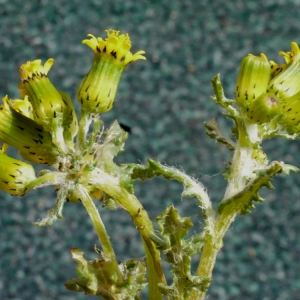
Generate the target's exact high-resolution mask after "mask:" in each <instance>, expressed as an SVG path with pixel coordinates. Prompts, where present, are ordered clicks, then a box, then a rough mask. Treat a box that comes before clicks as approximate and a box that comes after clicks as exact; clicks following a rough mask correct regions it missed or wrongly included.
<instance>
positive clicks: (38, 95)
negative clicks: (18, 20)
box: [0, 30, 145, 201]
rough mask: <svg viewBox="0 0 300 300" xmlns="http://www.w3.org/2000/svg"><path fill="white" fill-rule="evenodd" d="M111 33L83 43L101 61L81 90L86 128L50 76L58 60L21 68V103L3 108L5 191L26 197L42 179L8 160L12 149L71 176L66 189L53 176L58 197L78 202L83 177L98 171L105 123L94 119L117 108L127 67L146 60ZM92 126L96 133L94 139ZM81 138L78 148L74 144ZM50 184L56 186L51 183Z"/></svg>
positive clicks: (0, 133) (1, 183) (0, 153)
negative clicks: (100, 137)
mask: <svg viewBox="0 0 300 300" xmlns="http://www.w3.org/2000/svg"><path fill="white" fill-rule="evenodd" d="M106 32H107V38H106V39H102V38H96V37H94V36H93V35H89V37H90V39H87V40H84V41H83V44H86V45H88V46H89V47H91V48H92V49H93V50H94V52H95V57H94V61H93V64H92V67H91V70H90V72H89V73H88V74H87V76H85V78H84V79H83V80H82V82H81V84H80V85H79V88H78V99H79V102H80V104H81V106H82V112H83V113H82V115H81V121H80V122H78V120H77V115H76V113H75V110H74V107H73V103H72V100H71V98H70V96H69V95H68V94H67V93H65V92H60V91H58V90H57V89H56V87H55V86H54V84H53V83H52V82H51V80H50V78H49V76H48V73H49V71H50V69H51V68H52V66H53V63H54V59H53V58H50V59H48V60H47V61H46V62H45V63H44V64H43V63H42V61H41V60H40V59H37V60H33V61H28V62H27V63H25V64H23V65H21V67H20V84H19V86H18V87H19V89H20V90H21V93H20V94H21V99H9V97H8V96H5V97H4V98H3V104H2V105H0V141H2V142H3V143H4V146H3V147H2V148H1V149H0V165H1V166H2V169H1V171H2V175H1V176H0V189H3V190H5V191H7V192H10V193H11V194H13V195H23V194H24V193H25V192H26V191H27V188H26V186H27V185H28V183H29V182H31V181H32V180H35V178H36V177H35V174H34V169H33V167H32V166H31V165H29V164H27V163H25V162H22V161H21V160H15V159H13V158H10V157H9V156H8V155H7V154H5V150H6V149H7V145H11V146H13V147H15V148H17V149H18V150H19V153H20V154H21V156H22V157H23V158H24V159H26V160H28V161H30V162H35V163H39V164H43V165H48V166H53V167H54V168H55V169H56V170H57V171H59V172H65V173H64V180H62V182H61V185H59V184H58V181H57V179H56V176H57V175H53V176H52V175H51V176H52V177H51V176H50V175H49V177H50V178H52V179H51V180H52V184H53V185H55V186H56V190H57V191H58V192H59V190H60V188H63V189H67V191H66V192H65V195H66V198H68V197H69V198H70V199H71V200H72V201H75V200H76V201H77V200H78V196H77V194H76V193H75V192H74V191H76V188H74V187H75V186H76V184H75V182H77V181H78V178H79V177H80V175H82V174H85V173H84V172H85V168H89V169H91V168H94V167H95V165H96V163H95V161H94V160H95V156H96V151H95V147H96V146H97V145H98V144H97V141H96V139H98V135H99V132H98V131H99V128H100V125H99V124H100V121H99V120H98V121H95V119H93V118H94V117H95V115H93V118H92V117H91V114H92V113H93V114H99V113H103V112H106V111H108V110H110V109H111V108H112V105H113V101H114V98H115V94H116V91H117V87H118V82H119V80H120V77H121V75H122V72H123V70H124V69H125V67H126V66H127V65H128V64H129V63H131V62H133V61H135V60H138V59H145V57H144V56H143V55H142V54H143V53H144V51H138V52H137V53H135V54H132V53H131V52H130V48H131V41H130V38H129V35H128V34H120V32H119V31H115V30H107V31H106ZM92 120H94V132H93V133H92V134H91V135H90V136H89V137H88V133H89V126H90V124H91V122H92ZM95 124H98V125H95ZM80 126H81V127H80ZM77 134H78V137H77V141H76V143H75V142H74V141H73V139H74V138H75V137H76V135H77ZM43 174H48V173H47V172H46V173H43ZM66 178H68V180H69V181H68V180H67V179H66ZM51 180H50V181H51ZM46 181H47V184H50V183H49V182H50V181H49V178H48V177H47V179H46ZM67 182H68V183H67ZM69 187H70V188H69ZM71 187H72V188H71ZM86 190H87V192H88V193H89V195H90V196H91V197H94V196H95V197H101V194H102V192H101V191H100V190H98V189H95V188H92V187H91V186H89V185H88V184H87V187H86Z"/></svg>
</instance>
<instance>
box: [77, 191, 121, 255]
mask: <svg viewBox="0 0 300 300" xmlns="http://www.w3.org/2000/svg"><path fill="white" fill-rule="evenodd" d="M77 192H78V196H79V197H80V200H81V201H82V204H83V205H84V207H85V209H86V210H87V212H88V214H89V216H90V218H91V220H92V222H93V225H94V228H95V230H96V232H97V235H98V238H99V240H100V243H101V246H102V249H103V252H104V255H103V256H104V258H105V259H111V260H113V259H114V260H116V255H115V252H114V249H113V247H112V245H111V242H110V240H109V236H108V234H107V232H106V229H105V226H104V224H103V222H102V219H101V217H100V214H99V211H98V209H97V207H96V205H95V204H94V202H93V199H92V198H91V197H90V195H89V193H88V192H87V190H86V189H85V188H84V187H83V186H81V185H79V186H78V187H77Z"/></svg>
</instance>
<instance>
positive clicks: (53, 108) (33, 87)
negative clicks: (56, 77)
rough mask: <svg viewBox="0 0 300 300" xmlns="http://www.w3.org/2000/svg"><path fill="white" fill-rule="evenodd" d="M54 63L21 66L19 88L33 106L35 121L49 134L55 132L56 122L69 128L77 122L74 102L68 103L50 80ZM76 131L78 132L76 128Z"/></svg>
mask: <svg viewBox="0 0 300 300" xmlns="http://www.w3.org/2000/svg"><path fill="white" fill-rule="evenodd" d="M53 63H54V59H53V58H49V59H48V60H47V61H46V62H45V64H44V65H42V62H41V60H40V59H37V60H34V61H28V62H27V63H26V64H23V65H21V67H20V79H21V83H20V85H19V86H18V87H19V88H20V89H21V96H22V97H28V101H29V102H30V104H31V106H32V112H33V119H34V120H35V121H36V122H37V123H38V124H39V125H41V126H43V127H44V129H45V130H47V131H49V132H51V131H53V128H52V126H53V123H54V122H55V123H57V124H59V126H67V127H68V126H70V124H71V123H72V122H74V121H75V122H77V119H76V115H75V111H74V108H73V104H72V101H66V100H65V99H64V98H65V96H63V95H62V94H61V92H59V91H58V90H57V89H56V88H55V86H54V85H53V84H52V82H51V81H50V79H49V78H48V72H49V70H50V69H51V67H52V65H53ZM26 99H27V98H26ZM26 99H25V100H26ZM23 104H24V103H23ZM18 105H19V104H17V106H18ZM74 129H75V131H76V128H74ZM73 131H74V130H73ZM75 131H74V132H75ZM72 135H74V134H72Z"/></svg>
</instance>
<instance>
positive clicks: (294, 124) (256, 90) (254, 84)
mask: <svg viewBox="0 0 300 300" xmlns="http://www.w3.org/2000/svg"><path fill="white" fill-rule="evenodd" d="M279 54H280V55H282V56H283V58H284V60H285V63H284V64H281V65H278V64H277V63H275V62H274V61H268V59H267V57H266V56H265V55H264V54H261V55H260V56H253V55H249V56H247V57H245V58H244V59H243V61H242V63H241V67H240V71H239V76H238V80H237V84H236V94H235V97H236V101H237V103H238V105H239V107H240V109H241V111H242V112H244V113H245V114H246V115H247V117H248V118H249V120H250V121H252V122H254V123H258V124H263V123H268V122H270V121H272V120H274V119H276V121H277V123H278V124H279V125H280V126H281V127H284V128H285V129H286V130H287V131H288V132H291V133H293V132H298V131H300V125H299V124H300V49H299V46H298V45H297V44H296V43H295V42H293V43H291V52H282V51H281V52H279Z"/></svg>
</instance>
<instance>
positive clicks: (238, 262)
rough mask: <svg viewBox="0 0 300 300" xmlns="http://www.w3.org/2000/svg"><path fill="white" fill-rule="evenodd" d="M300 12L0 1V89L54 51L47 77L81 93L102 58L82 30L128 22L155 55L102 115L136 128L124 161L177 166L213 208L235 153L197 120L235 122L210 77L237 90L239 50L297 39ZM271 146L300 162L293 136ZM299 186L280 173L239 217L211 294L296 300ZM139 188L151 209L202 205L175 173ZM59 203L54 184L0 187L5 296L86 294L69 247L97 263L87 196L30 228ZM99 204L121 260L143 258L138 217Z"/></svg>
mask: <svg viewBox="0 0 300 300" xmlns="http://www.w3.org/2000/svg"><path fill="white" fill-rule="evenodd" d="M299 15H300V1H299V0H282V1H281V0H264V1H230V0H228V1H222V0H216V1H208V0H201V1H200V0H194V1H181V0H162V1H145V0H144V1H133V0H126V1H125V0H111V1H97V0H91V1H84V0H81V1H78V0H73V1H69V0H62V1H55V0H52V1H51V0H40V1H20V0H0V91H1V97H2V96H4V95H5V94H8V95H9V96H10V97H11V98H13V97H18V95H19V92H18V89H17V88H16V86H17V84H18V81H19V79H18V67H19V65H20V64H21V63H24V62H26V61H27V60H33V59H37V58H41V59H43V60H45V59H47V58H49V57H53V58H55V64H54V67H53V68H52V70H51V72H50V78H51V79H52V80H53V82H55V83H56V85H57V87H58V88H59V89H60V90H64V91H67V92H68V93H70V94H71V95H72V97H73V98H74V99H75V91H76V86H77V84H78V82H79V81H80V79H81V78H82V77H83V76H84V75H85V73H86V72H87V71H88V69H89V66H90V64H91V60H92V56H93V54H92V51H91V49H88V48H87V47H86V46H85V45H82V44H81V40H82V39H84V38H85V37H86V35H87V34H88V33H92V34H95V35H97V36H99V35H102V36H103V35H104V30H105V29H107V28H114V29H121V30H122V31H124V32H129V33H130V35H131V38H132V41H133V51H137V50H140V49H143V50H145V51H146V54H147V58H148V60H147V61H139V62H137V63H134V64H132V65H131V66H129V67H128V69H127V70H126V72H125V74H124V76H123V78H122V81H121V84H120V88H119V91H118V95H117V101H116V104H115V107H114V109H113V110H112V111H111V112H109V113H107V114H106V115H105V116H103V118H104V120H105V121H106V124H107V125H108V124H109V123H111V122H112V121H113V120H114V119H116V118H117V119H118V120H119V121H120V122H122V123H124V124H126V125H128V126H131V128H132V134H131V135H130V137H129V140H128V142H127V145H126V152H125V153H123V154H122V155H121V157H120V158H119V161H122V162H136V163H137V162H143V163H144V162H145V161H146V158H148V157H151V158H154V159H158V160H160V161H161V162H165V163H167V164H169V165H176V166H177V167H179V168H180V169H183V170H184V171H186V172H187V173H189V174H191V175H193V176H195V177H196V178H198V179H199V180H201V181H202V182H203V183H204V184H205V185H206V186H207V188H208V191H209V194H210V195H211V197H212V200H213V202H214V205H215V206H216V205H217V203H218V201H220V198H221V197H222V192H223V190H224V187H225V183H224V181H223V178H222V172H223V169H224V166H225V162H226V161H227V160H228V159H229V157H230V153H229V151H228V150H227V149H225V148H224V147H223V146H220V145H218V144H216V143H215V142H214V141H212V140H210V139H209V138H208V137H207V136H206V135H205V130H204V128H203V125H202V124H203V121H205V120H208V119H210V118H212V117H217V119H218V121H219V122H220V124H221V125H222V126H223V127H224V128H225V131H229V125H230V123H228V122H227V121H224V119H223V117H222V113H221V111H220V109H219V108H218V107H216V106H215V105H214V104H213V103H212V101H211V100H210V95H211V94H212V88H211V86H210V79H211V78H212V77H213V76H214V75H215V74H216V73H218V72H220V73H221V76H222V79H223V83H224V87H225V91H226V92H227V96H228V97H232V96H233V91H234V88H235V79H236V75H237V69H238V66H239V63H240V60H241V59H242V57H243V56H245V55H246V54H248V53H249V52H251V53H253V54H259V53H260V52H264V53H266V54H267V55H268V57H269V58H271V59H275V58H277V52H278V51H279V50H285V51H287V50H289V47H290V45H289V44H290V42H291V41H296V42H298V43H299V42H300V18H299ZM76 105H77V103H76ZM77 108H78V105H77ZM265 149H266V150H267V152H268V153H269V155H270V157H271V158H272V159H278V160H284V161H285V162H287V163H293V164H295V165H298V166H299V165H300V158H299V155H298V153H299V142H298V141H284V140H281V139H276V140H272V141H269V142H266V143H265ZM299 183H300V174H292V175H291V176H289V177H283V176H282V177H277V178H276V179H275V180H274V182H273V184H274V185H275V187H276V191H271V192H269V191H267V192H264V195H265V196H266V202H265V203H263V204H258V205H257V209H256V210H254V211H253V212H252V213H251V214H250V215H248V216H246V217H245V218H244V217H238V218H237V220H236V222H235V223H234V224H233V225H232V226H231V230H230V231H229V232H228V234H227V236H226V238H225V246H224V248H223V250H222V252H221V253H220V254H219V256H218V263H217V267H216V269H215V271H214V282H213V284H212V286H211V288H210V291H209V297H208V299H224V300H226V299H228V300H238V299H245V300H246V299H247V300H249V299H251V300H252V299H258V300H275V299H278V300H284V299H299V298H300V296H299V295H300V272H299V269H300V241H299V237H300V222H299V219H300V217H299V214H300V193H299ZM136 192H137V195H138V196H139V197H140V199H141V201H142V203H143V204H144V205H145V207H146V208H147V209H148V210H149V214H150V216H151V217H154V216H156V215H158V214H159V213H160V212H161V211H162V210H163V209H164V208H165V207H166V206H167V205H170V203H172V202H173V203H175V205H176V207H177V208H178V209H179V210H180V211H181V213H182V214H183V215H185V216H187V215H192V216H193V217H196V215H197V212H198V209H197V208H196V206H195V201H193V200H191V199H189V200H187V199H182V198H181V196H180V192H181V186H180V185H177V184H176V183H169V182H166V181H164V180H161V179H155V180H152V181H149V182H147V183H146V184H137V185H136ZM54 200H55V198H54V192H53V190H52V189H47V190H39V191H35V192H31V193H30V194H29V195H27V196H26V197H23V198H13V197H11V196H9V195H5V194H4V193H1V201H0V299H1V300H2V299H4V300H6V299H10V300H12V299H13V300H27V299H30V300H40V299H45V300H48V299H60V300H71V299H85V297H84V295H81V294H73V293H71V292H69V291H67V290H65V288H64V282H65V281H67V280H68V279H70V278H72V277H73V276H75V272H74V268H75V263H73V261H72V260H71V258H70V255H69V248H70V247H80V248H81V249H82V250H84V251H85V253H86V254H87V256H88V257H89V258H91V259H92V258H93V257H95V254H94V252H93V249H92V248H93V245H94V243H97V238H96V235H95V232H94V230H93V229H92V227H91V223H90V221H89V219H88V217H87V214H86V213H85V211H84V209H83V207H82V206H81V204H80V203H78V204H67V205H66V206H65V209H64V219H63V220H62V221H58V222H56V223H55V224H54V225H53V226H51V227H47V228H38V227H34V226H33V225H32V224H31V222H32V221H35V220H37V219H39V218H42V217H43V216H44V215H45V213H46V211H47V209H48V208H50V207H51V206H52V205H53V203H54ZM100 206H101V205H100V203H99V207H100ZM101 211H102V216H103V219H104V221H105V223H106V226H107V228H108V230H109V232H110V236H111V240H112V242H113V244H114V246H115V249H116V252H117V255H118V259H120V260H123V259H127V258H130V257H142V256H143V255H144V254H143V250H142V248H141V241H140V239H139V238H138V237H137V234H136V229H135V227H134V226H133V225H132V222H131V219H130V217H128V216H127V214H126V213H125V212H123V211H121V210H117V211H105V210H102V209H101ZM194 220H195V221H194V223H195V225H196V227H199V226H201V221H199V220H198V221H197V219H196V218H194ZM87 298H88V299H92V297H91V296H90V297H87Z"/></svg>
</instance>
